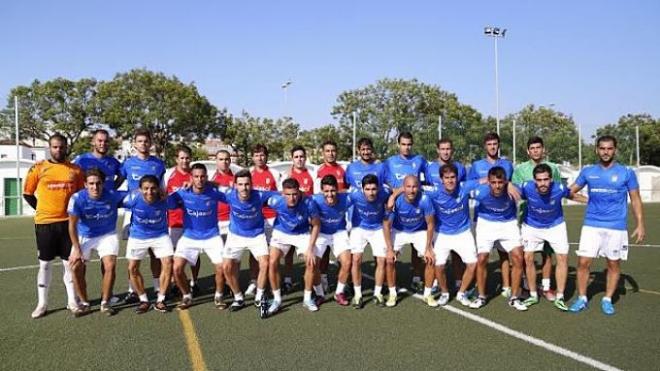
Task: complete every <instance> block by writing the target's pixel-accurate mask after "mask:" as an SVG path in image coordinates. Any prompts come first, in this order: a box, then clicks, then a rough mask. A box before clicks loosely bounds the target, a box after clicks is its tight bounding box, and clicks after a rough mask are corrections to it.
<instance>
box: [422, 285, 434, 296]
mask: <svg viewBox="0 0 660 371" xmlns="http://www.w3.org/2000/svg"><path fill="white" fill-rule="evenodd" d="M431 290H432V288H430V287H424V297H427V296H429V295H431Z"/></svg>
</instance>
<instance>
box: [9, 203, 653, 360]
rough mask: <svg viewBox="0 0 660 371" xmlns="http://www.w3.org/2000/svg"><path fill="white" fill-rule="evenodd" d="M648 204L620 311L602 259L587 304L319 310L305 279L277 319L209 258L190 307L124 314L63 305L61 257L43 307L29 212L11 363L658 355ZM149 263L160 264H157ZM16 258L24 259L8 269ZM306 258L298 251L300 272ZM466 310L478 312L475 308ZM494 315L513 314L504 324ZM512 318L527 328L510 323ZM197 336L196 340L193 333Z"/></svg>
mask: <svg viewBox="0 0 660 371" xmlns="http://www.w3.org/2000/svg"><path fill="white" fill-rule="evenodd" d="M566 214H567V216H566V218H567V224H568V228H569V240H570V241H571V242H575V241H577V240H578V234H579V229H580V226H581V225H582V214H583V208H582V207H568V208H567V210H566ZM645 216H646V227H647V239H646V242H645V243H646V244H650V245H656V246H655V247H633V248H631V252H630V255H629V260H628V261H627V262H626V263H624V264H623V273H624V279H623V280H622V282H621V284H620V290H619V295H618V298H615V299H616V308H617V310H618V312H617V314H616V315H615V316H613V317H606V316H604V315H603V314H602V313H601V312H600V308H599V305H598V304H599V299H600V297H601V296H602V295H603V290H604V285H603V284H602V283H601V282H602V281H603V279H604V278H603V266H604V264H603V261H602V260H601V261H597V262H596V264H595V266H594V269H593V271H594V275H593V277H594V282H593V283H592V284H591V286H590V294H591V295H593V299H592V302H591V306H590V308H589V309H588V310H587V311H586V312H584V313H581V314H578V315H574V314H568V313H561V312H559V311H558V310H557V309H555V308H554V307H553V306H552V305H551V303H549V302H547V301H543V300H542V301H541V303H540V304H539V305H536V306H534V307H532V308H531V309H530V310H529V311H527V312H524V313H519V312H516V311H515V310H513V309H512V308H509V307H508V306H507V305H506V304H505V300H504V299H503V298H501V297H494V298H493V299H492V300H491V301H490V302H489V304H488V305H487V306H486V307H484V308H482V309H480V310H468V309H464V308H463V307H462V306H461V305H460V304H458V303H456V302H455V301H452V302H450V304H449V305H450V306H451V307H453V308H455V309H452V310H448V309H431V308H428V307H426V306H425V305H424V303H423V302H421V301H420V300H417V299H415V298H413V297H411V296H408V297H404V298H403V300H402V301H401V303H400V305H398V306H397V307H395V308H392V309H386V308H379V307H376V306H374V305H372V304H371V303H368V304H367V305H366V306H365V308H364V309H362V310H354V309H352V308H350V307H339V306H338V305H337V304H336V303H334V302H332V301H330V302H327V303H326V304H324V305H322V306H321V309H320V311H319V312H316V313H310V312H307V311H306V310H304V309H303V308H302V306H301V304H300V302H301V299H302V292H301V291H300V289H299V288H300V286H298V290H297V291H296V292H295V293H294V294H292V295H289V296H287V297H285V308H284V310H283V311H282V312H281V313H279V314H278V315H276V316H274V317H272V318H269V319H266V320H261V319H259V318H258V315H257V312H256V310H255V309H254V307H247V308H245V309H244V310H242V311H239V312H236V313H230V312H228V311H218V310H216V309H215V308H214V307H213V305H212V303H211V302H212V291H213V289H212V287H211V285H212V282H213V281H212V277H211V276H210V272H211V269H210V263H209V262H208V260H207V259H206V258H203V259H204V261H203V265H202V267H203V268H202V269H203V270H202V273H203V274H202V276H203V279H202V286H203V288H204V294H203V296H201V297H200V298H198V299H196V305H195V306H194V307H192V308H191V309H190V310H189V311H188V316H186V315H182V314H180V313H179V312H177V311H172V312H170V313H167V314H161V313H158V312H155V311H151V312H149V313H147V314H144V315H140V316H138V315H136V314H134V313H133V310H132V308H123V309H122V310H120V312H119V313H118V314H117V315H116V316H113V317H105V316H102V315H100V314H99V313H98V312H94V313H92V314H90V315H88V316H86V317H82V318H78V319H76V318H73V317H72V316H71V314H70V313H69V312H68V311H66V310H65V309H64V306H65V302H66V300H65V294H64V288H63V285H62V281H61V267H60V266H57V267H55V270H54V275H53V287H52V289H51V295H50V307H49V309H50V313H49V314H48V315H47V316H46V317H44V318H41V319H38V320H32V319H31V318H30V313H31V311H32V309H34V306H35V304H36V290H35V281H36V274H37V269H36V267H34V265H35V264H36V263H37V260H36V248H35V242H34V232H33V223H32V220H31V219H29V218H16V219H3V220H2V222H1V223H0V257H1V260H0V292H1V293H2V300H0V313H2V321H0V323H1V325H0V328H1V329H2V330H1V331H0V355H2V362H1V363H0V369H2V370H41V369H46V368H50V369H71V370H89V369H102V370H106V369H159V370H172V369H177V370H183V369H203V368H204V367H206V368H207V369H213V370H216V369H251V370H254V369H256V368H262V369H352V370H353V369H362V370H364V369H375V368H383V369H401V368H404V367H405V368H410V369H440V368H449V367H457V368H460V369H502V368H504V367H506V368H510V369H588V368H592V367H591V366H589V364H592V365H593V364H594V363H593V361H598V362H601V363H602V364H599V365H600V367H601V368H607V367H613V368H620V369H640V370H643V369H657V368H658V365H659V364H660V352H658V344H659V341H660V230H659V229H660V228H659V227H660V225H659V224H658V220H660V205H659V204H649V205H645ZM631 243H632V242H631ZM575 247H576V246H575V245H573V246H572V250H571V259H570V266H571V268H570V271H569V287H568V290H567V296H568V298H569V299H572V298H573V295H574V294H575V293H574V286H575V285H574V279H575V270H574V268H573V267H574V266H575V254H574V253H573V251H574V249H575ZM120 254H123V248H122V251H121V252H120ZM404 255H405V257H404V260H405V259H407V258H409V253H408V252H406V253H405V254H404ZM246 260H247V259H244V264H243V266H242V268H243V271H242V282H243V287H245V286H246V285H247V273H246V271H245V269H246V266H247V264H246ZM145 263H146V262H145ZM298 263H299V262H298ZM143 265H144V266H145V267H143V273H146V274H145V276H147V277H148V276H149V274H148V264H143ZM15 267H21V268H18V269H11V270H9V269H8V268H15ZM118 267H119V268H118V278H117V282H116V284H115V292H116V293H117V294H118V295H120V296H123V292H124V290H125V288H126V284H127V282H126V273H125V272H126V261H125V260H120V261H119V265H118ZM300 269H301V268H300V265H299V264H298V265H297V270H298V272H297V273H298V277H300V276H299V274H300ZM493 270H495V264H493ZM364 272H365V273H366V274H373V262H372V261H371V259H367V262H365V265H364ZM399 272H401V273H400V275H399V281H400V283H405V282H408V280H409V276H408V274H409V273H408V272H409V266H408V264H407V263H405V262H404V263H400V265H399ZM330 278H331V282H333V281H334V280H335V276H334V270H333V271H332V272H331V277H330ZM489 280H491V281H492V282H491V291H492V290H494V288H495V287H496V285H497V284H498V282H497V280H498V274H497V272H494V273H493V272H492V273H491V274H490V275H489ZM147 281H149V280H147ZM88 282H89V286H90V294H91V295H90V297H91V298H98V297H99V286H100V273H99V269H98V262H94V263H90V268H88ZM363 286H364V287H365V290H366V293H365V294H366V295H367V298H368V297H369V296H370V293H371V289H372V287H373V283H372V282H371V281H369V280H368V279H365V282H364V284H363ZM329 297H330V295H328V298H329ZM248 302H249V303H251V300H248ZM95 304H96V305H98V301H95ZM96 308H98V306H96ZM450 309H451V308H450ZM465 312H468V313H469V314H472V315H476V316H478V317H476V318H475V317H472V318H466V317H464V315H463V313H465ZM188 318H189V319H191V320H192V325H193V330H192V331H188V330H184V323H185V321H186V320H187V319H188ZM484 320H488V321H492V322H494V323H496V324H499V325H501V326H502V327H500V328H498V329H494V328H492V327H489V326H487V325H486V324H484V322H486V321H484ZM492 322H488V323H492ZM507 329H508V330H507ZM509 330H514V331H517V332H519V333H523V334H525V335H527V336H529V338H525V339H520V338H516V337H513V336H511V335H509V334H506V333H504V332H502V331H509ZM191 339H193V340H194V339H196V340H197V342H196V343H191V345H190V347H189V346H188V345H187V344H189V343H188V342H189V341H190V340H191ZM539 340H540V341H543V342H545V343H544V344H547V343H549V344H552V345H555V346H558V347H560V349H559V350H558V351H559V353H561V354H558V353H556V352H551V351H549V350H547V349H546V348H543V347H541V346H538V345H535V344H533V343H534V342H536V344H538V343H539V342H538V341H539ZM195 344H198V346H199V348H196V347H195ZM567 350H568V351H572V352H574V353H577V354H578V356H584V357H588V358H589V359H588V360H587V361H586V362H587V363H584V362H579V361H576V360H575V359H574V358H571V357H568V356H567V355H566V351H567ZM196 351H199V352H201V353H196ZM195 354H197V356H196V355H195ZM574 355H575V354H574ZM198 356H201V358H199V357H198ZM589 362H591V363H589Z"/></svg>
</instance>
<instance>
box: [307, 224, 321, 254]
mask: <svg viewBox="0 0 660 371" xmlns="http://www.w3.org/2000/svg"><path fill="white" fill-rule="evenodd" d="M310 224H311V225H312V231H311V233H310V234H309V245H308V246H307V254H306V255H305V260H307V265H311V266H314V265H315V264H316V255H314V246H315V245H316V239H317V238H318V237H319V231H320V230H321V218H319V217H318V216H315V217H313V218H311V219H310Z"/></svg>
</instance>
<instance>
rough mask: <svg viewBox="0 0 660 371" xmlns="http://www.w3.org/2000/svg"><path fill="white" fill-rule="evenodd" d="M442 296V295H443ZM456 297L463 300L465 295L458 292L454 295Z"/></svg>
mask: <svg viewBox="0 0 660 371" xmlns="http://www.w3.org/2000/svg"><path fill="white" fill-rule="evenodd" d="M442 295H444V293H443V294H442ZM447 295H449V294H447ZM456 297H457V298H463V297H465V293H464V292H463V291H459V292H457V293H456Z"/></svg>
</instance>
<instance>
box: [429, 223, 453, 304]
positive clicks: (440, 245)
mask: <svg viewBox="0 0 660 371" xmlns="http://www.w3.org/2000/svg"><path fill="white" fill-rule="evenodd" d="M447 240H448V239H445V238H444V235H443V234H437V235H436V237H435V241H434V243H433V253H434V254H435V267H434V270H435V272H434V273H435V279H436V280H437V281H438V286H439V287H440V300H439V301H438V304H439V305H446V304H447V303H448V302H449V287H448V285H447V272H446V271H445V266H446V264H447V259H448V258H449V254H450V244H449V243H448V241H447ZM452 259H453V258H452Z"/></svg>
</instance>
